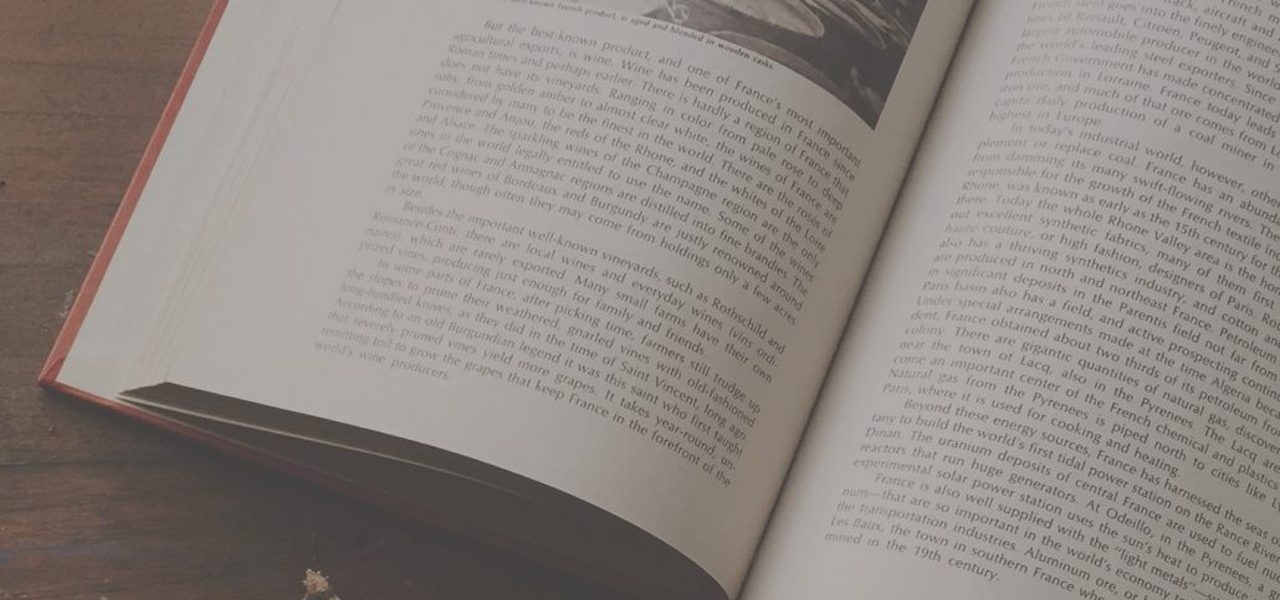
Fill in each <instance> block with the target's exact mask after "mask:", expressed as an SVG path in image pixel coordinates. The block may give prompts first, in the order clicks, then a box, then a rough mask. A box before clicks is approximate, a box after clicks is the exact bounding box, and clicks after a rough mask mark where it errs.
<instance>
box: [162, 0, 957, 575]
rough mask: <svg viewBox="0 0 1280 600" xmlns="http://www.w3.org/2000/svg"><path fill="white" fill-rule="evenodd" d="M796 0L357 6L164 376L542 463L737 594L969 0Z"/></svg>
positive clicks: (279, 140)
mask: <svg viewBox="0 0 1280 600" xmlns="http://www.w3.org/2000/svg"><path fill="white" fill-rule="evenodd" d="M777 4H778V7H780V10H781V9H786V10H782V13H781V14H779V13H774V12H768V11H766V12H764V13H760V14H755V15H751V14H745V13H741V12H740V11H738V9H734V8H731V7H728V6H727V5H724V4H722V3H717V2H706V3H666V4H664V6H666V8H663V9H662V10H661V11H655V10H649V11H648V12H646V13H645V15H634V14H628V13H618V12H613V11H606V10H600V9H596V8H593V7H591V6H590V4H589V3H586V4H584V5H564V6H559V7H556V6H550V5H546V4H545V3H535V2H527V3H525V2H520V3H490V2H475V3H470V2H468V3H457V4H454V5H451V7H450V9H449V10H448V11H440V10H438V5H437V4H435V3H422V2H410V1H408V0H396V1H393V0H383V1H378V2H368V3H365V2H361V3H341V4H340V5H339V7H338V9H337V11H336V12H334V13H333V16H332V21H331V29H330V31H329V32H328V33H327V34H326V36H325V38H324V39H325V43H324V45H323V48H322V49H321V50H320V51H319V52H318V53H317V54H316V55H315V56H314V57H313V58H312V60H311V61H310V62H309V67H308V69H307V70H306V71H305V72H303V73H301V74H300V75H299V76H298V77H297V81H296V84H294V86H293V90H292V93H291V97H290V98H291V99H290V100H289V101H288V102H287V104H286V105H285V107H284V108H283V109H282V110H281V111H280V114H281V115H283V116H282V117H281V119H282V121H281V122H279V123H276V124H275V127H276V128H277V130H278V131H279V132H280V133H279V135H277V136H275V138H274V139H272V140H271V141H270V143H268V144H267V145H266V147H265V149H264V150H263V157H262V158H261V160H259V161H257V163H256V165H255V168H254V169H253V171H252V172H251V173H250V174H248V175H247V183H246V184H245V186H244V187H243V188H242V189H241V191H240V192H239V193H238V194H237V195H236V196H235V197H233V198H230V199H228V201H229V202H231V203H233V204H234V211H235V216H234V218H233V220H232V223H233V224H232V225H231V226H229V227H228V229H227V230H226V232H225V233H224V234H223V236H222V240H223V244H222V248H221V249H220V254H219V255H218V257H217V258H216V260H215V263H216V266H215V268H214V269H213V271H212V275H211V276H210V278H209V280H208V281H206V282H204V284H203V286H202V287H201V290H200V293H198V294H196V297H197V300H196V301H195V303H194V304H193V305H192V306H190V307H189V308H188V310H187V315H188V316H187V319H186V321H185V322H184V323H183V325H182V327H181V328H180V329H178V330H177V331H176V333H175V334H174V335H175V337H174V341H173V344H172V347H174V348H177V350H176V351H175V352H173V353H171V354H165V355H164V356H162V357H159V358H160V359H163V360H161V361H158V362H156V363H148V364H147V365H146V366H145V367H144V368H145V369H152V367H151V366H150V365H153V364H160V365H161V366H160V368H155V369H154V370H153V371H148V373H149V375H148V376H149V377H150V378H151V379H152V380H153V381H157V382H159V381H167V382H172V383H176V384H180V385H184V386H188V387H193V388H197V389H200V390H205V391H209V392H214V393H217V394H221V395H225V396H231V397H235V398H241V399H245V400H249V401H253V402H257V403H261V404H266V405H269V406H273V407H276V408H282V409H286V410H291V411H296V412H302V413H306V414H309V415H314V416H318V417H323V418H326V419H331V420H335V421H340V422H342V423H347V424H351V425H356V426H360V427H364V428H368V429H372V430H375V431H378V432H382V433H387V434H391V435H395V436H399V437H403V438H406V439H410V440H414V441H419V442H423V443H426V444H430V445H433V446H437V447H440V448H444V449H447V450H449V451H452V452H456V453H460V454H463V455H466V456H468V457H472V458H476V459H479V460H483V461H485V462H488V463H490V464H493V465H497V466H499V467H502V468H504V469H508V470H510V471H513V472H515V473H518V474H521V475H525V476H528V477H531V478H533V479H536V480H538V481H541V482H543V483H547V484H549V485H552V486H554V487H556V488H558V489H561V490H563V491H566V492H568V493H571V494H573V495H575V496H578V497H580V498H583V499H585V500H587V501H590V502H592V503H594V504H596V505H597V506H600V507H602V508H604V509H606V510H608V511H611V512H613V513H614V514H617V515H619V516H620V517H622V518H625V519H627V520H628V521H630V522H632V523H635V524H637V525H638V526H640V527H642V528H644V529H646V530H647V531H650V532H652V533H653V534H654V535H656V536H658V537H659V538H661V539H663V540H664V541H666V542H667V543H669V544H671V545H672V546H673V547H675V548H676V549H678V550H679V551H681V552H683V553H684V554H686V555H687V556H689V557H690V558H692V559H693V560H695V561H697V562H698V563H699V564H700V565H703V566H704V568H705V569H706V570H707V572H708V573H710V574H711V575H713V576H714V577H715V578H716V579H717V580H718V581H719V582H720V583H721V585H722V586H723V587H724V588H725V589H726V590H727V591H728V593H729V594H731V595H732V594H734V593H735V592H736V589H737V588H738V586H739V585H740V583H741V579H742V576H743V574H744V572H745V570H746V568H747V566H748V564H749V561H750V557H751V555H752V553H753V552H754V549H755V547H756V545H757V542H758V539H759V535H760V532H761V530H762V528H763V526H764V522H765V520H766V518H767V516H768V514H769V511H770V509H771V507H772V505H773V502H774V500H775V499H776V494H777V489H778V486H779V485H780V483H781V479H782V477H783V474H784V471H785V470H786V468H787V466H788V464H789V462H790V459H791V455H792V451H793V450H794V447H795V445H796V443H797V442H798V438H799V435H800V432H801V429H802V427H803V424H804V422H805V419H806V418H807V416H808V413H809V409H810V407H811V405H812V403H813V400H814V398H815V397H816V393H817V389H818V386H819V385H820V383H821V381H822V379H823V376H824V374H825V371H826V366H827V365H828V363H829V361H830V358H831V355H832V353H833V349H834V347H835V344H836V342H837V340H838V337H839V334H840V332H841V329H842V326H843V323H844V321H845V320H846V319H847V314H848V311H849V309H850V306H851V304H852V299H853V295H854V293H855V291H856V290H857V289H858V287H859V283H860V281H861V277H862V273H863V272H864V270H865V269H866V267H867V264H868V263H869V260H870V256H871V253H872V251H873V249H874V247H875V245H876V243H877V241H878V239H879V237H880V233H881V229H882V227H883V224H884V221H885V218H886V216H887V213H888V211H889V208H890V206H891V203H892V201H893V199H894V198H895V197H896V196H897V192H898V189H899V187H900V184H901V182H902V180H903V178H904V175H905V170H906V166H907V163H908V161H909V159H910V156H911V155H912V153H913V151H914V149H915V145H916V141H917V139H918V137H919V134H920V132H921V130H922V128H923V124H924V121H925V118H926V116H927V114H928V112H929V110H930V108H931V106H932V101H933V99H934V97H935V94H936V90H937V88H938V86H939V85H940V81H941V78H942V74H943V72H944V71H945V69H946V66H947V64H948V62H949V59H950V55H951V52H952V49H953V47H954V44H955V41H956V39H957V38H958V34H959V31H960V29H961V27H962V23H963V21H964V19H965V17H966V16H967V3H963V2H948V3H934V4H932V5H930V6H929V8H928V9H927V10H926V9H924V3H923V2H905V3H895V5H896V6H898V8H899V11H898V14H897V16H895V17H893V19H892V20H891V21H890V20H884V21H883V22H879V21H877V23H879V25H876V27H874V28H871V29H868V30H867V32H865V33H863V34H858V35H856V36H855V35H853V34H851V33H849V32H851V31H853V30H852V29H849V28H851V27H853V26H852V25H848V23H849V21H847V20H840V21H836V20H832V18H831V17H830V16H829V15H828V16H826V17H822V18H819V17H818V16H817V13H815V12H814V11H813V10H810V9H808V8H805V9H804V10H803V11H796V10H794V9H796V6H798V5H796V6H793V5H792V3H782V2H779V3H777ZM677 5H678V6H683V7H684V8H683V9H681V10H676V7H677ZM663 11H665V12H663ZM788 11H790V12H788ZM797 14H798V15H808V16H809V17H811V18H808V19H806V18H800V19H799V21H796V20H794V19H792V18H791V17H788V16H786V15H791V16H793V17H794V16H795V15H797ZM822 14H824V15H825V14H827V13H822ZM867 14H875V13H867ZM735 15H736V16H735ZM864 16H865V15H864ZM887 18H888V17H886V19H887ZM739 22H742V23H745V22H751V23H755V24H756V25H754V27H756V29H751V30H750V32H748V33H743V31H742V29H749V28H743V27H739V28H738V29H725V28H726V27H732V26H734V23H739ZM841 23H844V24H843V25H840V24H841ZM766 25H767V26H766ZM837 25H839V26H840V27H845V28H846V29H845V30H837V29H833V30H832V31H834V32H836V33H835V34H833V35H827V34H826V29H827V28H828V27H832V28H834V27H837ZM770 32H772V33H770ZM842 32H843V33H842ZM713 34H714V35H713ZM770 36H773V37H770ZM912 40H914V42H913V41H912ZM855 47H856V48H858V49H860V52H861V53H859V54H853V53H852V49H854V48H855ZM828 48H837V49H842V52H844V54H833V55H828V54H825V53H824V52H825V50H826V49H828ZM804 56H809V57H829V60H827V61H826V62H824V63H823V64H821V65H814V64H812V61H814V60H817V59H816V58H803V57H804ZM867 57H879V58H878V59H877V60H878V61H880V62H878V63H875V62H874V61H873V62H872V63H871V64H864V63H867V61H868V58H867ZM828 63H829V64H828ZM165 346H166V345H163V344H161V345H158V347H165ZM143 378H144V379H145V378H146V377H143Z"/></svg>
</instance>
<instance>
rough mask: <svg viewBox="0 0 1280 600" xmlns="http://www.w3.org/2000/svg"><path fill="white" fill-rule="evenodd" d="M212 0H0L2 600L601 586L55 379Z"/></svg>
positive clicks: (575, 594)
mask: <svg viewBox="0 0 1280 600" xmlns="http://www.w3.org/2000/svg"><path fill="white" fill-rule="evenodd" d="M208 8H209V0H0V599H3V600H8V599H18V598H22V599H31V600H34V599H37V598H76V599H87V600H99V599H100V598H108V599H110V600H145V599H150V598H156V599H165V600H172V599H177V598H181V599H197V598H210V599H219V600H222V599H235V600H257V599H262V600H288V599H296V598H300V597H301V596H302V588H301V585H300V583H299V582H300V580H301V579H302V576H303V571H304V569H306V568H308V567H310V568H316V569H321V570H323V571H325V572H326V574H328V575H329V576H330V578H331V579H332V581H333V582H334V585H335V586H336V588H337V591H338V592H339V593H340V594H341V595H342V597H343V598H344V599H345V600H375V599H383V598H388V599H391V598H427V599H463V598H465V599H472V598H474V599H478V600H479V599H482V600H494V599H517V600H518V599H525V598H529V599H533V598H546V599H552V598H555V599H557V600H562V599H566V598H605V597H608V595H607V594H605V593H603V592H601V591H599V590H592V589H590V588H588V587H587V586H585V585H584V584H581V583H578V582H575V581H574V580H573V579H571V578H568V577H566V576H562V575H558V574H556V573H553V572H550V571H548V570H545V569H541V568H539V567H536V566H533V565H529V564H526V563H524V562H522V561H521V560H520V559H518V558H515V557H511V556H508V555H506V554H504V553H503V552H502V551H501V550H498V549H491V548H485V547H481V546H478V545H475V544H472V543H470V542H468V541H465V540H460V539H457V538H452V537H448V536H445V535H443V534H440V533H437V532H433V531H431V530H430V529H426V528H423V527H418V526H415V525H414V524H413V523H410V522H406V521H403V520H401V519H398V518H396V517H394V516H391V515H387V514H385V513H382V512H379V511H378V510H376V509H374V508H371V507H368V506H365V505H363V504H361V503H359V502H357V501H354V500H350V499H347V498H344V497H341V496H338V495H336V494H333V493H330V492H328V491H326V490H322V489H320V488H317V487H314V486H310V485H307V484H304V483H300V482H297V481H294V480H291V479H289V478H288V477H285V476H282V475H277V474H275V473H272V472H268V471H265V470H263V469H260V468H257V467H254V466H251V465H248V464H246V463H242V462H239V461H236V460H234V459H230V458H226V457H223V456H221V455H218V454H216V453H214V452H212V451H209V450H206V449H204V448H201V447H198V446H196V445H194V444H191V443H188V442H184V441H181V440H178V439H176V438H174V437H171V436H169V435H167V434H164V433H160V432H156V431H152V430H150V429H148V428H145V427H143V426H140V425H138V424H135V423H133V422H130V421H128V420H126V419H124V418H120V417H116V416H113V415H109V414H107V413H106V412H103V411H100V410H97V409H94V408H91V407H89V406H85V405H82V404H81V403H79V402H77V401H75V400H71V399H67V398H62V397H57V396H50V395H48V394H45V393H43V392H41V391H40V390H39V389H38V388H37V387H36V386H35V378H36V373H37V370H38V368H39V366H40V363H41V361H42V360H43V358H44V355H45V353H46V352H47V351H48V349H49V346H50V345H51V344H52V342H53V338H54V335H55V333H56V332H57V329H58V327H59V325H60V324H61V321H62V318H61V313H62V312H63V311H64V310H65V307H66V305H67V303H68V302H69V301H70V299H71V294H72V293H73V292H74V290H75V289H76V288H77V287H78V285H79V283H80V279H81V277H82V276H83V275H84V272H85V270H86V268H87V267H88V265H89V261H90V259H91V256H92V254H91V253H92V251H93V250H94V249H95V248H96V247H97V245H98V242H99V241H100V239H101V237H102V234H103V232H104V230H105V229H106V226H107V222H108V220H109V219H110V218H111V215H112V214H113V213H114V211H115V208H116V205H117V203H118V202H119V200H120V196H121V194H122V192H123V191H124V188H125V185H126V184H127V183H128V180H129V177H130V175H131V174H132V172H133V168H134V166H135V163H136V162H137V160H138V157H139V155H140V154H141V153H142V150H143V146H144V145H145V144H146V142H147V139H148V137H149V135H150V133H151V129H152V127H153V126H154V124H155V121H156V119H157V118H158V116H159V115H160V111H161V109H162V107H163V105H164V102H165V99H166V98H167V97H168V94H169V90H170V87H171V86H172V85H173V83H174V80H175V79H176V78H177V75H178V72H179V69H180V68H181V66H182V63H183V61H184V60H185V58H186V55H187V52H188V50H189V49H190V46H191V44H192V42H193V40H194V37H195V35H196V32H197V30H198V29H199V27H200V25H201V23H202V22H203V19H204V17H205V13H206V11H207V10H208Z"/></svg>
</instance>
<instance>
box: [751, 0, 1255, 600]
mask: <svg viewBox="0 0 1280 600" xmlns="http://www.w3.org/2000/svg"><path fill="white" fill-rule="evenodd" d="M1278 24H1280V3H1278V2H1276V0H1252V1H1245V0H1221V1H1219V0H1179V1H1173V0H1170V1H1166V2H1136V1H1135V2H1124V1H1109V2H1103V1H1092V0H1056V1H1048V0H1041V1H1037V2H1026V1H1024V0H989V1H986V2H984V3H979V9H978V10H977V12H976V13H975V15H974V17H973V20H972V21H971V23H970V29H969V31H968V32H967V34H966V42H965V46H964V47H962V49H961V51H960V54H959V55H958V58H957V61H956V64H955V67H954V70H953V73H952V76H951V78H950V81H949V83H948V84H947V86H948V88H949V89H948V91H946V92H945V93H944V96H943V99H942V101H941V102H940V104H939V107H938V109H937V111H938V112H937V113H936V114H935V117H934V124H933V125H932V126H931V128H930V129H931V131H930V132H929V134H928V136H927V138H926V141H925V145H924V146H923V147H922V150H921V155H920V156H919V157H918V159H917V162H916V165H915V166H914V167H913V171H914V174H913V176H912V180H911V181H910V183H909V185H908V187H907V190H906V191H905V192H904V195H903V197H902V199H901V200H900V205H899V208H898V212H897V213H896V214H895V216H894V223H893V226H892V227H891V230H890V233H889V234H888V237H887V238H886V240H885V242H884V245H883V247H882V250H881V253H880V255H879V256H878V257H877V259H876V261H877V262H876V265H875V267H874V271H873V275H872V278H871V280H870V282H869V284H868V287H867V288H866V289H865V290H864V293H863V296H862V299H861V300H860V306H859V307H858V309H857V311H856V312H855V316H854V319H853V321H852V323H851V325H850V327H851V328H850V331H849V332H848V333H847V335H846V343H845V345H844V347H843V348H842V350H841V354H840V356H839V357H838V358H837V362H836V364H835V366H834V368H833V373H832V376H831V378H830V379H829V382H828V385H827V389H826V391H825V393H824V397H823V399H822V400H821V401H820V406H819V408H818V410H817V412H816V413H815V416H814V417H813V420H812V422H811V425H810V430H809V433H808V434H807V436H806V440H805V443H804V447H803V449H802V452H801V454H800V455H799V457H798V458H797V461H796V463H795V465H794V466H793V470H792V473H791V477H790V480H789V482H788V485H787V489H786V492H785V493H784V497H783V499H782V501H781V502H780V504H779V506H778V508H777V510H776V512H775V515H774V520H773V523H772V524H771V526H770V531H769V533H768V535H767V536H766V540H765V542H764V545H763V546H762V548H761V551H760V554H759V556H758V557H757V561H756V566H755V568H754V571H753V573H752V576H751V580H750V582H749V587H748V590H747V592H746V595H745V597H746V598H748V599H750V600H758V599H763V598H787V599H792V600H807V599H818V598H821V599H825V600H830V599H834V598H925V597H938V596H939V595H941V594H942V593H945V594H946V596H947V597H950V598H1000V599H1004V598H1009V599H1012V598H1043V599H1064V598H1077V597H1079V598H1118V599H1120V598H1122V599H1161V600H1164V599H1168V600H1176V599H1229V598H1239V599H1246V598H1248V599H1274V598H1280V377H1278V375H1277V373H1278V372H1280V365H1278V364H1277V363H1278V361H1277V356H1278V355H1280V308H1278V307H1277V300H1278V299H1280V173H1277V163H1280V144H1278V143H1277V137H1276V136H1277V124H1278V123H1280V101H1278V100H1277V98H1278V97H1280V38H1278V36H1277V25H1278ZM943 590H945V592H943Z"/></svg>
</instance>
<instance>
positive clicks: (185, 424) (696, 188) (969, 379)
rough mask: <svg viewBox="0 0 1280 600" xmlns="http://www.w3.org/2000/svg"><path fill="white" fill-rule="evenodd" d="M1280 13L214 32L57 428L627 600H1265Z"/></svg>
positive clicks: (1177, 10)
mask: <svg viewBox="0 0 1280 600" xmlns="http://www.w3.org/2000/svg"><path fill="white" fill-rule="evenodd" d="M1278 26H1280V3H1277V2H1276V0H1177V1H1175V0H1167V1H1162V2H1155V1H1150V2H1147V1H1125V0H1106V1H1104V0H1036V1H1035V2H1030V1H1026V0H984V1H982V2H978V3H976V4H971V3H970V2H966V1H963V0H932V1H931V2H926V1H925V0H803V1H801V0H750V1H732V2H731V1H729V0H652V1H645V0H613V1H603V0H602V1H600V2H593V1H589V0H583V1H582V2H580V3H572V2H554V1H550V0H523V1H468V2H423V1H421V0H360V1H358V2H355V1H351V2H346V1H341V0H231V1H230V2H224V3H221V4H219V5H218V6H217V8H216V10H215V11H214V15H213V17H212V19H211V22H210V25H209V27H208V29H207V30H206V35H204V36H203V37H202V39H201V41H200V43H199V45H198V48H197V51H196V53H195V55H194V57H193V59H192V62H191V66H190V68H189V69H188V70H187V72H186V74H185V75H184V76H183V78H182V81H181V85H180V86H179V88H178V91H177V93H176V94H175V99H174V102H173V103H172V104H171V106H170V108H169V110H168V112H167V113H166V115H165V117H164V119H163V121H162V124H161V127H160V129H159V133H158V134H157V136H156V139H155V142H154V143H153V144H152V147H151V149H150V150H149V151H148V153H147V156H146V159H145V160H144V163H143V167H142V168H141V169H140V171H139V175H138V177H137V179H136V181H135V184H134V185H133V187H132V189H131V191H130V194H129V196H128V198H127V199H126V201H125V204H124V207H123V209H122V210H121V214H120V217H119V218H118V219H117V221H116V223H115V225H114V226H113V228H112V230H111V233H110V235H109V236H108V239H107V242H106V244H105V247H104V250H103V252H101V253H100V255H99V261H98V263H97V264H96V265H95V268H94V270H93V271H92V274H91V275H90V277H89V278H88V282H87V283H86V285H85V289H84V292H83V293H82V294H81V297H80V298H79V300H78V302H77V304H76V305H75V308H74V311H73V313H72V316H71V318H70V319H69V322H68V324H67V326H66V328H65V331H64V333H63V335H62V337H61V338H60V340H59V342H58V344H57V347H56V348H55V350H54V353H53V356H52V358H51V359H50V361H49V364H48V366H47V368H46V371H45V373H44V375H43V381H44V383H45V384H46V385H48V386H50V387H52V388H54V389H59V390H63V391H65V392H69V393H72V394H76V395H79V396H81V397H84V398H86V399H89V400H91V401H95V402H98V403H100V404H103V405H105V406H109V407H111V408H114V409H115V410H118V411H121V412H124V413H127V414H129V415H132V416H135V417H138V418H141V419H145V420H147V421H150V422H153V423H156V424H158V425H161V426H165V427H168V428H170V429H174V430H177V431H179V432H182V433H183V434H185V435H188V436H191V437H195V438H198V439H201V440H203V441H206V442H208V443H211V444H215V445H218V446H220V447H223V448H226V449H230V450H233V451H236V452H239V453H241V454H243V455H245V456H250V457H254V458H256V459H258V460H261V461H263V462H267V463H270V464H273V465H276V466H279V467H281V468H284V469H287V470H290V471H293V472H296V473H299V474H301V475H303V476H306V477H309V478H312V479H316V480H321V481H325V482H328V483H329V484H332V485H334V486H336V487H339V488H342V489H345V490H348V491H350V492H353V493H358V494H361V495H364V496H366V497H369V498H372V499H374V500H375V501H377V502H380V503H382V504H384V505H387V506H391V507H394V508H395V509H397V510H399V511H401V512H404V513H406V514H410V515H412V516H414V517H416V518H421V519H424V520H427V521H430V522H432V523H436V524H438V525H440V526H442V527H449V528H453V529H456V530H459V531H464V532H466V533H468V534H471V535H475V536H477V537H479V538H482V539H486V540H490V541H493V542H495V543H500V544H504V545H506V546H507V547H510V548H512V549H514V550H516V551H520V552H524V553H527V554H529V555H531V556H535V557H539V558H541V559H545V560H548V561H553V562H555V563H556V564H559V565H563V566H564V567H565V568H569V569H572V570H574V571H576V572H580V573H582V574H584V575H588V576H591V577H596V578H600V579H602V580H607V581H612V582H617V584H618V585H619V588H620V589H622V590H624V591H626V592H628V593H631V594H633V595H636V596H645V597H685V598H745V599H748V600H765V599H787V600H828V599H832V598H926V597H937V596H938V595H939V593H940V592H939V591H940V590H946V596H947V597H949V598H983V599H989V598H1007V599H1014V598H1018V599H1021V598H1045V599H1058V598H1061V599H1066V598H1076V597H1081V598H1118V599H1138V598H1142V599H1162V600H1166V599H1167V600H1175V599H1191V600H1202V599H1222V600H1226V599H1235V598H1239V599H1245V598H1249V599H1272V600H1274V599H1276V598H1280V361H1278V360H1277V356H1280V308H1278V307H1277V301H1278V300H1280V173H1277V164H1278V163H1280V140H1278V139H1277V127H1280V100H1278V98H1280V36H1277V27H1278Z"/></svg>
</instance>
